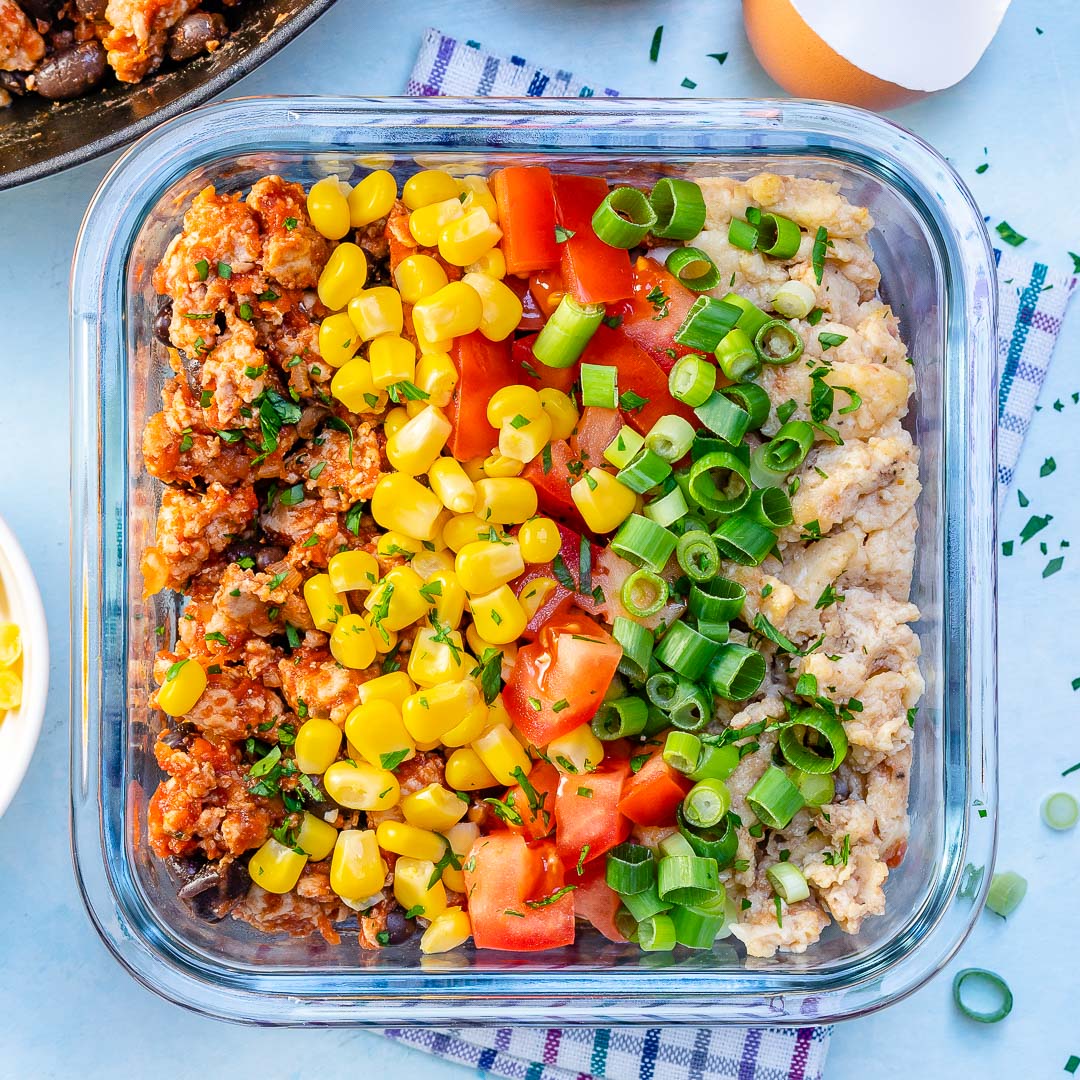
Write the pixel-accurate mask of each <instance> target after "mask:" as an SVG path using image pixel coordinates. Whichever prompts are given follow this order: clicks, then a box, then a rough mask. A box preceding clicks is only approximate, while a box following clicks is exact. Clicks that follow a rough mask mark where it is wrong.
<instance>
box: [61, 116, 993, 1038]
mask: <svg viewBox="0 0 1080 1080" xmlns="http://www.w3.org/2000/svg"><path fill="white" fill-rule="evenodd" d="M372 157H379V158H382V159H384V160H386V161H392V163H393V164H392V166H391V167H393V168H394V169H395V170H396V171H397V173H398V175H399V177H402V176H404V175H406V174H407V173H408V172H409V171H410V170H412V169H415V167H416V162H417V161H419V162H422V163H423V164H424V165H432V164H436V165H437V164H446V165H448V166H451V167H452V168H455V169H456V168H458V167H461V168H463V169H464V171H465V172H486V171H488V170H491V169H494V168H496V167H498V166H499V165H500V164H503V163H506V162H511V161H513V162H543V163H544V164H546V165H548V166H549V167H551V168H553V169H556V170H573V171H577V172H587V173H588V172H594V173H599V174H602V175H605V176H607V177H609V178H611V179H613V180H614V179H616V178H617V179H619V180H623V181H630V182H641V183H649V182H651V181H652V179H653V178H655V177H656V176H657V175H658V174H659V173H661V172H664V171H673V170H674V171H678V172H680V173H684V174H686V175H689V176H694V175H698V176H702V175H709V174H717V173H724V174H730V175H733V176H740V177H742V176H747V175H750V174H751V173H754V172H757V171H760V170H772V171H775V172H781V173H783V172H790V173H793V174H797V175H800V176H810V177H818V178H823V179H829V180H836V181H838V182H839V183H840V185H841V187H842V189H843V192H844V194H845V195H846V196H847V197H848V198H849V199H850V200H851V201H853V202H855V203H858V204H861V205H865V206H867V207H869V208H870V210H871V212H872V214H873V217H874V220H875V222H876V225H875V228H874V230H873V232H872V234H871V241H872V243H873V246H874V249H875V251H876V254H877V260H878V263H879V265H880V268H881V282H882V284H881V290H882V294H883V296H884V299H885V300H886V301H888V302H889V303H890V304H892V306H893V308H894V309H895V310H896V312H897V314H898V315H899V318H900V326H901V332H902V335H903V337H904V340H905V341H906V342H907V345H908V348H909V350H910V354H911V356H912V357H913V358H914V365H915V372H916V385H917V390H916V394H915V397H914V399H913V401H912V409H911V412H910V415H909V417H908V419H907V421H905V422H906V423H907V425H908V426H909V428H910V430H911V432H912V434H913V436H914V438H915V441H916V442H917V444H918V446H919V447H920V450H921V465H920V473H921V480H922V484H923V492H922V495H921V497H920V500H919V515H920V527H919V532H918V541H917V544H918V553H917V560H916V567H915V581H914V586H913V599H914V600H915V602H916V603H917V604H918V605H919V607H920V608H921V610H922V620H921V621H920V622H919V623H918V625H917V627H916V629H917V631H918V633H919V635H920V638H921V641H922V650H923V655H922V670H923V674H924V677H925V679H926V694H925V697H924V698H923V700H922V703H921V705H920V708H919V714H918V721H917V723H916V724H915V759H914V768H913V776H912V786H911V801H910V811H911V839H910V845H909V848H908V852H907V858H906V859H905V861H904V863H903V865H902V866H901V867H900V868H899V869H898V870H896V871H894V873H893V874H892V875H890V878H889V881H888V883H887V887H886V892H887V897H888V907H887V911H886V913H885V914H884V915H883V916H880V917H878V918H872V919H867V920H866V921H865V922H864V924H863V930H862V932H861V933H860V934H858V935H857V936H854V937H850V936H847V935H845V934H842V933H839V932H838V931H837V930H836V928H835V927H832V928H830V929H829V931H827V932H826V934H825V936H824V938H823V939H822V940H821V942H819V943H818V944H817V945H815V946H812V947H811V949H810V950H809V951H808V952H806V953H804V954H802V955H780V956H777V957H776V958H775V959H774V960H769V961H760V960H758V961H747V960H746V959H745V958H744V957H743V956H741V955H740V954H739V953H738V952H736V950H735V948H733V947H732V946H731V945H730V944H728V943H725V942H720V943H718V944H717V945H716V946H715V947H714V949H713V951H712V952H706V953H694V954H690V955H686V956H673V955H670V954H669V955H659V956H658V955H656V954H652V955H650V954H642V953H640V952H639V951H638V950H637V948H636V947H634V946H618V945H613V944H611V943H609V942H606V941H605V940H603V939H602V938H600V937H598V936H596V935H595V934H594V933H593V932H592V931H583V932H581V933H579V936H578V941H577V943H576V944H575V945H574V946H572V947H570V948H567V949H563V950H560V951H557V952H553V953H547V954H545V953H542V954H502V953H495V952H483V953H477V952H475V951H473V950H472V948H471V946H470V947H467V948H465V949H462V950H458V952H456V953H454V954H449V955H447V956H443V957H428V958H423V959H421V958H419V956H418V954H417V953H416V951H415V949H413V950H408V949H407V948H402V949H387V950H384V951H381V952H376V953H362V952H361V951H360V949H359V947H358V946H357V944H356V941H355V933H354V934H352V935H345V936H343V939H342V944H341V945H340V946H338V947H334V948H332V947H329V946H327V945H326V944H325V943H323V942H322V941H321V939H306V940H297V939H292V938H289V937H285V936H266V935H261V934H257V933H255V932H253V931H252V930H250V928H248V927H247V926H246V925H245V924H242V923H240V922H237V921H235V920H230V919H226V920H225V921H223V922H220V923H216V924H214V923H208V922H202V921H199V920H197V919H196V918H194V917H193V916H192V915H191V914H190V913H189V912H188V910H187V908H186V907H185V905H184V904H183V903H182V902H181V901H179V900H178V899H177V898H176V887H175V885H174V884H173V883H172V882H171V881H170V878H169V875H168V873H167V872H166V870H165V867H164V865H163V864H162V863H161V862H159V861H158V860H157V859H155V858H153V857H152V855H151V853H150V851H149V848H148V845H147V842H146V836H145V809H146V802H147V799H148V798H149V796H150V794H151V793H152V792H153V790H154V787H155V786H156V784H157V782H158V779H159V772H158V769H157V766H156V764H155V762H154V758H153V743H154V739H155V735H156V730H157V726H158V724H159V720H158V718H157V717H156V716H155V715H154V714H152V713H151V712H150V711H149V710H148V709H147V708H146V707H145V701H146V697H147V694H148V692H149V690H150V688H151V686H152V679H151V663H152V659H153V656H154V652H155V648H156V646H157V641H158V639H157V638H156V636H155V632H154V628H155V627H156V626H158V625H159V624H161V623H165V624H166V625H167V627H168V628H169V630H168V632H169V633H172V632H173V631H174V630H175V619H176V615H177V611H176V608H175V605H174V604H173V603H172V602H171V601H168V600H164V599H160V598H159V599H155V600H153V601H144V600H143V599H142V582H141V576H140V573H139V562H140V557H141V554H142V552H143V550H144V549H145V548H146V546H147V545H149V544H150V543H152V542H153V534H154V519H155V512H156V505H157V501H158V499H159V496H160V485H159V484H158V483H157V482H156V481H155V480H153V479H152V478H151V477H150V476H149V475H148V474H147V473H146V472H145V470H144V469H143V466H142V460H141V454H140V441H141V434H142V429H143V426H144V423H145V421H146V419H147V417H148V416H149V415H150V414H151V413H153V412H154V411H156V410H157V409H158V407H159V396H158V394H159V390H160V386H161V384H162V381H163V378H164V375H165V373H166V364H165V362H164V353H163V348H162V346H161V345H160V344H158V343H157V342H156V341H155V339H154V337H153V334H152V330H151V323H152V319H153V316H154V314H155V311H156V306H157V298H156V297H155V294H154V292H153V289H152V287H151V283H150V278H151V273H152V270H153V267H154V266H155V264H156V263H157V261H158V259H159V258H160V256H161V254H162V253H163V251H164V250H165V246H166V244H167V243H168V240H169V238H170V237H171V236H172V235H173V234H174V233H175V232H176V231H177V230H178V229H179V227H180V218H181V215H182V214H183V211H184V210H185V209H186V207H187V205H188V203H189V201H190V199H191V197H192V196H193V195H195V193H196V192H198V191H199V190H200V189H201V188H202V187H203V186H205V185H206V184H214V185H215V186H216V187H217V188H218V189H219V190H237V189H244V188H247V187H249V186H250V185H251V184H252V182H253V181H255V180H256V179H257V178H259V177H260V176H262V175H264V174H266V173H271V172H277V173H281V174H283V175H284V176H286V177H288V178H290V179H293V180H299V181H302V182H304V183H310V182H312V181H313V180H314V179H316V178H318V177H320V176H323V175H327V174H328V173H331V172H336V173H339V174H341V175H348V174H350V173H352V172H353V170H354V168H355V169H356V175H357V176H359V175H360V173H361V170H360V166H358V165H357V164H356V162H357V159H370V158H372ZM71 319H72V321H71V347H72V403H73V405H72V408H73V412H74V435H73V444H72V459H73V470H72V476H73V480H72V483H73V489H72V570H73V573H72V581H73V583H74V584H73V588H72V606H71V625H72V657H73V661H74V663H73V667H74V671H73V679H72V776H71V798H72V844H73V848H74V855H75V865H76V871H77V874H78V877H79V881H80V885H81V888H82V891H83V896H84V899H85V901H86V905H87V908H88V910H89V912H90V915H91V917H92V919H93V921H94V923H95V924H96V926H97V928H98V931H99V932H100V933H101V935H102V937H103V938H104V940H105V942H106V943H107V944H108V946H109V947H110V949H111V950H112V951H113V953H114V954H115V955H116V956H117V958H118V959H119V960H120V962H121V963H122V964H124V966H125V967H127V968H128V970H129V971H130V972H131V973H132V974H133V975H134V976H135V977H136V978H137V979H139V980H140V981H141V982H143V983H145V984H146V985H147V986H149V987H151V988H152V989H154V990H156V991H157V992H158V993H160V994H161V995H163V996H164V997H166V998H169V999H171V1000H173V1001H176V1002H180V1003H182V1004H184V1005H187V1006H189V1007H191V1008H194V1009H197V1010H199V1011H202V1012H205V1013H208V1014H211V1015H214V1016H219V1017H224V1018H227V1019H232V1020H242V1021H249V1022H257V1023H262V1024H301V1023H302V1024H311V1023H315V1024H370V1025H386V1024H443V1025H446V1024H451V1025H452V1024H483V1023H500V1024H507V1023H513V1024H538V1023H544V1024H559V1025H561V1024H573V1023H588V1024H597V1023H603V1024H626V1023H630V1024H633V1023H638V1024H644V1023H649V1024H658V1023H678V1022H683V1021H685V1022H693V1023H739V1024H751V1025H753V1024H807V1023H822V1022H828V1021H832V1020H836V1019H840V1018H843V1017H849V1016H855V1015H858V1014H860V1013H865V1012H867V1011H869V1010H872V1009H875V1008H878V1007H880V1006H882V1005H884V1004H887V1003H888V1002H891V1001H895V1000H896V999H898V998H900V997H902V996H904V995H905V994H908V993H910V992H911V991H912V990H914V989H915V988H916V987H918V986H919V985H920V984H922V983H923V982H924V981H925V980H926V979H927V978H929V977H930V976H931V975H932V974H933V973H934V972H935V971H937V970H938V969H940V968H941V966H942V965H943V964H944V963H945V962H946V961H947V960H948V959H949V957H950V956H951V955H952V953H953V952H954V951H955V950H956V949H957V947H958V946H959V945H960V943H961V941H962V940H963V938H964V936H965V935H966V934H967V932H968V930H969V929H970V927H971V925H972V923H973V921H974V919H975V917H976V915H977V913H978V911H979V908H980V906H981V903H982V897H983V891H984V890H985V888H986V884H987V882H988V881H989V877H990V875H989V873H987V874H985V875H983V876H982V879H981V883H980V884H976V885H974V886H972V884H971V881H972V880H978V877H977V875H972V874H971V873H970V870H969V872H968V874H967V875H966V876H965V873H964V871H965V867H976V868H977V867H989V866H990V864H991V862H992V859H993V851H994V840H995V813H996V775H997V774H996V761H995V751H996V714H995V707H996V693H995V691H996V687H995V570H994V567H995V558H994V534H995V503H994V498H993V488H994V462H995V449H994V447H995V439H994V433H995V418H996V409H995V401H996V397H995V390H996V376H995V370H996V364H995V352H994V342H995V283H994V272H993V260H992V255H991V250H990V247H989V244H988V241H987V237H986V233H985V229H984V226H983V221H982V217H981V215H980V214H979V212H978V210H977V209H976V207H975V206H974V204H973V203H972V201H971V198H970V196H969V195H968V192H967V190H966V189H965V188H964V187H963V185H962V184H961V182H960V181H959V179H958V178H957V176H956V175H955V173H954V172H953V171H952V169H951V168H950V167H949V166H948V165H947V164H946V163H945V161H944V160H943V159H942V158H941V157H940V156H939V155H938V154H937V153H935V152H934V151H933V150H932V149H931V148H930V147H928V146H927V145H926V144H925V143H923V142H921V141H920V140H919V139H918V138H916V137H915V136H913V135H911V134H910V133H909V132H907V131H904V130H903V129H902V128H899V127H897V126H895V125H894V124H892V123H890V122H889V121H887V120H884V119H882V118H880V117H877V116H873V115H871V114H869V113H865V112H861V111H859V110H856V109H851V108H846V107H840V106H836V105H828V104H820V103H814V102H800V101H779V100H777V101H702V100H680V101H630V100H599V99H593V100H588V99H586V100H580V101H560V100H453V99H432V100H427V99H425V100H409V99H387V100H378V99H366V98H266V99H252V100H240V101H230V102H224V103H222V104H219V105H213V106H209V107H206V108H203V109H199V110H197V111H195V112H193V113H190V114H188V115H187V116H183V117H180V118H179V119H176V120H173V121H170V122H169V123H167V124H164V125H162V126H161V127H159V128H157V129H156V130H155V131H154V132H152V133H151V134H149V135H147V136H146V137H144V138H143V139H142V140H141V141H140V142H138V143H137V144H136V145H135V146H134V147H132V149H131V150H129V151H128V153H127V154H126V155H125V156H124V157H123V158H121V159H120V161H119V162H118V163H117V164H116V165H115V167H114V168H113V169H112V171H111V172H110V173H109V175H108V176H107V177H106V179H105V180H104V182H103V183H102V185H101V188H100V189H99V190H98V192H97V195H96V196H95V198H94V200H93V203H92V204H91V206H90V209H89V210H88V212H87V215H86V220H85V222H84V224H83V228H82V232H81V234H80V237H79V242H78V247H77V251H76V254H75V264H74V272H73V285H72V315H71ZM965 879H967V886H966V887H965V884H964V882H965ZM459 953H460V955H459Z"/></svg>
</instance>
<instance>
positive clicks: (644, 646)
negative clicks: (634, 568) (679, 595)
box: [611, 571, 667, 682]
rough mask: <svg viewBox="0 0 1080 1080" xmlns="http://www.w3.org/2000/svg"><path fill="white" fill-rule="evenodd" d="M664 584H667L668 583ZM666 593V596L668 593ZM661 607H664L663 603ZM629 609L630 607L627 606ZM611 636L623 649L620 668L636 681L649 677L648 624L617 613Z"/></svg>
mask: <svg viewBox="0 0 1080 1080" xmlns="http://www.w3.org/2000/svg"><path fill="white" fill-rule="evenodd" d="M639 572H640V571H639ZM661 580H662V579H661ZM664 584H665V586H666V584H667V583H666V582H665V583H664ZM664 595H665V598H666V596H667V594H666V593H665V594H664ZM624 606H625V601H624ZM661 607H663V605H662V604H661ZM627 611H630V609H629V608H627ZM630 614H631V615H633V614H634V612H633V611H630ZM611 636H612V637H613V638H614V639H615V640H616V641H617V642H618V643H619V645H620V646H621V647H622V651H623V654H622V657H621V658H620V660H619V670H620V671H621V672H622V673H623V674H624V675H626V676H628V677H629V678H631V679H633V680H635V681H636V682H643V681H644V680H645V679H646V678H647V677H648V674H649V660H650V659H651V658H652V650H653V635H652V631H651V630H650V629H649V628H648V627H647V626H642V624H641V623H639V622H638V621H637V620H636V619H628V618H626V617H625V616H624V615H616V616H615V619H614V620H613V622H612V624H611Z"/></svg>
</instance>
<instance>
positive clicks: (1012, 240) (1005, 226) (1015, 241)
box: [994, 221, 1027, 247]
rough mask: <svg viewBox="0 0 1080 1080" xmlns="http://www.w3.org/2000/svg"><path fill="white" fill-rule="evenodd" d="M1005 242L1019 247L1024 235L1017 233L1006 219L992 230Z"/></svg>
mask: <svg viewBox="0 0 1080 1080" xmlns="http://www.w3.org/2000/svg"><path fill="white" fill-rule="evenodd" d="M994 231H995V232H996V233H997V234H998V236H1000V237H1001V239H1002V240H1004V241H1005V243H1006V244H1009V245H1011V246H1012V247H1019V246H1020V245H1021V244H1022V243H1024V241H1025V240H1027V237H1026V236H1023V235H1022V234H1021V233H1018V232H1017V231H1016V230H1015V229H1014V228H1013V227H1012V226H1011V225H1010V224H1009V223H1008V222H1007V221H1002V222H1001V223H1000V224H999V225H998V226H997V228H996V229H995V230H994Z"/></svg>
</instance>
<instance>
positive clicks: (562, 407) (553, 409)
mask: <svg viewBox="0 0 1080 1080" xmlns="http://www.w3.org/2000/svg"><path fill="white" fill-rule="evenodd" d="M539 393H540V404H541V405H542V406H543V407H544V412H546V413H547V414H548V417H549V418H550V420H551V437H552V438H553V439H569V438H570V436H571V435H572V434H573V433H574V428H576V427H577V425H578V420H579V416H578V411H577V406H576V405H575V404H574V400H573V398H571V397H570V395H569V394H564V393H563V392H562V391H561V390H556V389H555V388H554V387H552V386H545V387H544V388H543V389H542V390H540V392H539Z"/></svg>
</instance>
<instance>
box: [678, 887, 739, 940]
mask: <svg viewBox="0 0 1080 1080" xmlns="http://www.w3.org/2000/svg"><path fill="white" fill-rule="evenodd" d="M720 889H721V893H723V890H724V886H723V885H721V886H720ZM721 893H718V894H717V895H716V897H714V898H713V901H712V902H713V903H716V902H719V905H720V914H719V915H709V914H706V913H705V912H704V911H700V910H694V909H693V908H688V907H677V908H674V909H673V910H672V912H671V923H672V926H673V927H674V929H675V940H676V942H678V944H680V945H682V946H683V947H684V948H687V949H711V948H712V945H713V942H714V941H715V940H716V936H717V934H719V933H720V928H721V927H722V926H723V925H724V914H723V910H724V903H725V901H726V899H727V897H726V895H721Z"/></svg>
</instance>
